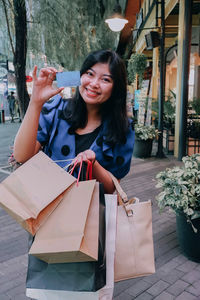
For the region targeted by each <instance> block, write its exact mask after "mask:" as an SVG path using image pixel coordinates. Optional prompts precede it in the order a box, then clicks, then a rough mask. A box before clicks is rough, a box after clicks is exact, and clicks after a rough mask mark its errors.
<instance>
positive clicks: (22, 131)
mask: <svg viewBox="0 0 200 300" xmlns="http://www.w3.org/2000/svg"><path fill="white" fill-rule="evenodd" d="M41 109H42V107H40V106H38V105H35V104H34V103H32V102H31V101H30V103H29V106H28V109H27V111H26V114H25V117H24V119H23V122H22V124H21V126H20V128H19V131H18V133H17V135H16V137H15V141H14V157H15V159H16V161H18V162H22V163H23V162H25V161H26V160H28V159H29V158H31V157H32V156H33V155H34V154H35V153H36V152H37V151H38V150H39V148H40V144H39V143H38V142H37V130H38V124H39V117H40V112H41Z"/></svg>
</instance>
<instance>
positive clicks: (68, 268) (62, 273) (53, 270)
mask: <svg viewBox="0 0 200 300" xmlns="http://www.w3.org/2000/svg"><path fill="white" fill-rule="evenodd" d="M99 192H100V193H99V194H100V195H99V201H100V202H99V240H98V260H97V261H89V262H74V263H52V264H48V263H46V262H44V261H42V260H40V259H38V258H37V257H35V256H33V255H30V254H29V256H28V271H27V280H26V286H27V288H28V289H46V290H61V291H85V292H94V291H97V290H99V289H100V288H102V287H103V286H105V284H106V252H105V197H104V190H103V186H102V185H101V184H99ZM30 238H31V237H30ZM32 241H33V238H32V240H31V243H32Z"/></svg>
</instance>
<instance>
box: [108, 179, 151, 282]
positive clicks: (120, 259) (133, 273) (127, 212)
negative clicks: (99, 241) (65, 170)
mask: <svg viewBox="0 0 200 300" xmlns="http://www.w3.org/2000/svg"><path fill="white" fill-rule="evenodd" d="M110 176H111V178H112V180H113V182H114V184H115V187H116V190H117V192H118V200H119V205H118V208H117V233H116V252H115V266H114V274H115V282H117V281H120V280H126V279H130V278H135V277H141V276H147V275H151V274H153V273H155V261H154V246H153V233H152V208H151V201H145V202H139V199H137V198H132V199H130V200H128V197H127V195H126V193H125V192H124V191H123V190H122V188H121V186H120V185H119V182H118V181H117V180H116V178H115V177H114V176H113V175H112V174H110Z"/></svg>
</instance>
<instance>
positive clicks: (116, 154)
mask: <svg viewBox="0 0 200 300" xmlns="http://www.w3.org/2000/svg"><path fill="white" fill-rule="evenodd" d="M134 141H135V131H134V126H133V122H130V123H129V129H128V132H127V136H126V142H125V143H124V144H116V145H115V146H114V147H113V148H112V147H109V146H108V145H107V144H103V147H102V150H103V157H102V160H101V158H100V160H99V162H100V164H101V165H102V166H103V167H104V168H105V169H107V170H108V171H110V172H111V173H112V174H113V175H114V176H115V177H116V178H117V179H121V178H123V177H124V176H126V175H127V174H128V172H129V170H130V166H131V160H132V154H133V147H134ZM97 159H98V157H97Z"/></svg>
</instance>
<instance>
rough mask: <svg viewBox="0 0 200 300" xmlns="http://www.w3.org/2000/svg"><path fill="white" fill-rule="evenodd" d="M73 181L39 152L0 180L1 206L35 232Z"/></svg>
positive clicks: (31, 231) (30, 230) (28, 229)
mask: <svg viewBox="0 0 200 300" xmlns="http://www.w3.org/2000/svg"><path fill="white" fill-rule="evenodd" d="M75 181H76V178H75V177H73V176H72V175H70V174H68V173H67V172H66V171H65V170H63V169H62V168H61V167H59V166H58V165H57V164H56V163H54V162H53V161H52V160H51V159H50V158H49V157H48V156H47V155H46V154H44V153H43V152H42V151H40V152H39V153H37V154H36V155H35V156H33V157H32V158H31V159H29V160H28V161H27V162H25V163H24V164H23V165H22V166H21V167H20V168H18V169H17V170H15V171H14V172H13V173H11V174H10V175H9V176H8V177H7V178H6V179H5V180H4V181H2V182H1V184H0V206H2V207H3V208H4V209H5V210H6V211H7V213H8V214H10V215H11V216H12V217H13V218H14V219H15V220H16V221H17V222H18V223H19V224H21V226H22V227H23V228H25V229H26V230H27V231H29V232H30V233H31V234H32V235H34V234H35V232H36V231H37V230H38V228H39V227H40V226H41V225H42V224H43V223H44V222H45V220H46V219H47V218H48V216H49V215H50V214H51V213H52V211H53V210H54V209H55V208H56V207H57V206H58V204H59V203H60V202H61V200H62V198H63V195H62V193H63V192H64V191H65V190H66V189H68V188H69V187H70V186H71V185H72V184H73V183H74V182H75Z"/></svg>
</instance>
